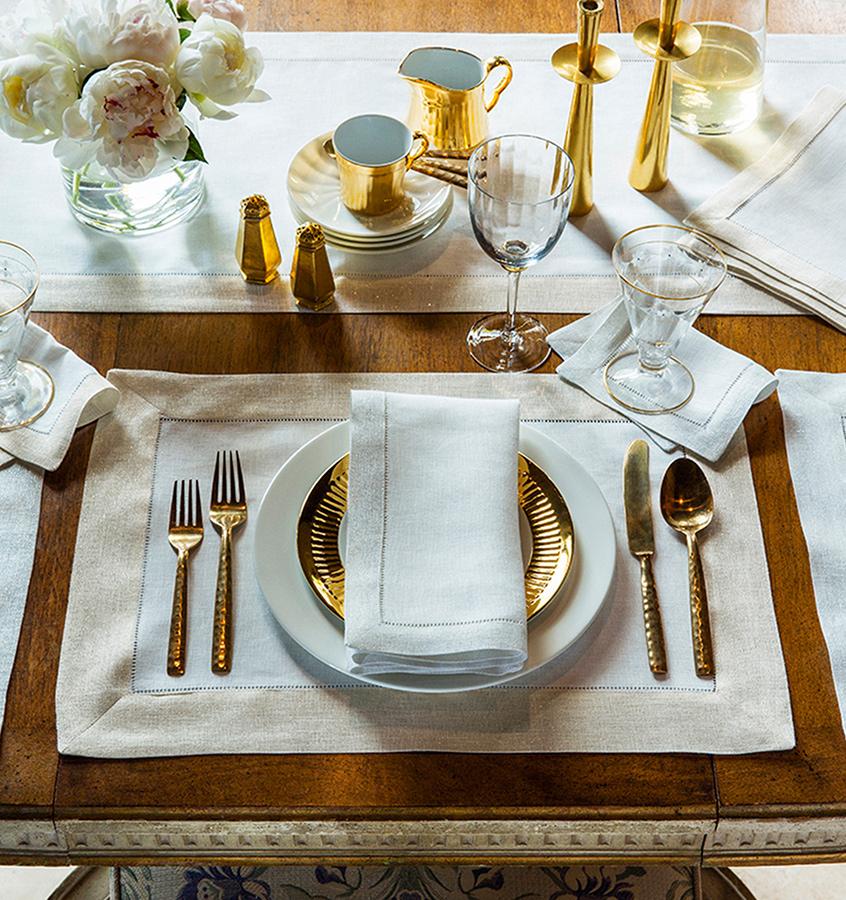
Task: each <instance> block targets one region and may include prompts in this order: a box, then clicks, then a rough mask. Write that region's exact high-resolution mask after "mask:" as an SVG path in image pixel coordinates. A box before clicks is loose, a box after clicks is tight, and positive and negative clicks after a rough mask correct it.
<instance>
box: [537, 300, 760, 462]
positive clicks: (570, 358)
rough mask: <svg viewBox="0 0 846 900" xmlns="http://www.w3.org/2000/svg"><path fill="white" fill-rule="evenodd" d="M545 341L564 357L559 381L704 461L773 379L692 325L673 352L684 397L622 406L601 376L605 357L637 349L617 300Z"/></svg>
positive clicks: (715, 455)
mask: <svg viewBox="0 0 846 900" xmlns="http://www.w3.org/2000/svg"><path fill="white" fill-rule="evenodd" d="M549 345H550V347H552V349H553V350H554V351H555V352H556V353H557V354H558V355H559V356H560V357H562V358H563V360H564V362H563V363H561V365H560V366H559V367H558V368H557V369H556V371H557V372H558V374H559V375H560V376H561V377H562V378H563V379H564V380H565V381H569V382H570V383H571V384H575V385H576V386H577V387H580V388H581V389H582V390H583V391H586V392H587V393H588V394H590V395H591V396H592V397H594V398H595V399H597V400H599V402H600V403H604V404H605V405H606V406H610V407H611V409H613V410H616V411H617V412H619V413H620V414H621V415H623V416H625V417H626V418H627V419H631V420H632V421H633V422H636V423H637V424H638V425H640V426H641V428H643V429H644V431H646V432H647V433H648V434H649V435H650V437H651V438H652V439H653V440H654V441H655V443H656V444H658V446H660V447H662V448H663V449H665V450H672V449H673V448H674V447H676V446H679V445H680V446H682V447H685V448H687V449H688V450H690V451H692V452H693V453H695V454H697V455H698V456H702V457H704V458H705V459H707V460H709V461H710V462H715V461H716V460H718V459H719V458H720V456H722V454H723V451H724V450H725V449H726V447H727V446H728V443H729V441H730V440H731V439H732V436H733V435H734V433H735V432H736V431H737V429H738V428H739V427H740V425H741V423H742V422H743V419H744V418H745V417H746V413H747V412H748V411H749V408H750V407H751V406H752V404H753V403H757V402H758V401H759V400H763V399H764V398H765V397H768V396H769V395H770V394H771V393H772V392H773V390H774V389H775V386H776V383H777V382H776V378H775V377H774V376H773V375H772V373H770V372H768V371H767V370H766V369H765V368H763V367H762V366H759V365H758V364H757V363H756V362H754V361H753V360H751V359H749V358H747V357H745V356H741V354H739V353H735V351H734V350H730V349H729V348H728V347H724V346H723V345H722V344H719V343H717V342H716V341H714V340H712V339H711V338H709V337H708V336H707V335H704V334H702V332H701V331H697V329H695V328H691V329H690V331H689V332H688V333H687V334H686V335H685V337H684V338H683V340H682V342H681V344H679V347H678V349H677V350H676V353H675V356H677V357H678V358H679V359H680V360H681V361H682V362H683V363H684V364H685V365H686V366H687V367H688V369H690V371H691V373H692V374H693V377H694V380H695V383H696V388H695V390H694V393H693V397H691V399H690V401H689V402H688V403H687V404H686V405H685V406H683V407H682V408H681V409H679V410H676V411H675V412H671V413H663V414H660V415H640V414H638V413H634V412H632V411H631V410H627V409H625V408H624V407H622V406H620V404H619V403H617V402H616V400H614V399H613V398H612V397H611V396H610V395H609V394H608V392H607V391H606V390H605V384H604V382H603V377H602V375H603V370H604V369H605V366H606V365H607V364H608V362H609V361H610V360H611V359H613V358H614V357H615V356H617V355H618V354H619V353H622V352H625V351H627V350H633V349H635V343H634V339H633V338H632V331H631V326H630V325H629V317H628V315H627V314H626V309H625V305H624V304H623V301H622V300H615V301H613V302H612V303H609V304H608V305H606V306H603V307H602V309H598V310H597V311H596V312H594V313H591V314H590V315H589V316H586V317H585V318H583V319H579V320H578V321H576V322H574V323H573V324H572V325H565V326H564V328H560V329H559V330H558V331H556V332H554V333H553V334H551V335H550V336H549Z"/></svg>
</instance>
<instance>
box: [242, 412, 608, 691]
mask: <svg viewBox="0 0 846 900" xmlns="http://www.w3.org/2000/svg"><path fill="white" fill-rule="evenodd" d="M349 449H350V430H349V423H348V422H342V423H340V424H338V425H335V426H333V427H331V428H329V429H328V430H327V431H324V432H323V433H322V434H320V435H318V436H317V437H315V438H314V439H313V440H311V441H309V442H308V443H307V444H305V445H304V446H303V447H301V448H300V449H299V450H298V451H297V452H296V453H294V454H293V455H292V456H291V457H290V458H289V459H288V460H287V462H286V463H285V464H284V465H283V466H282V468H281V469H280V470H279V471H278V472H277V473H276V475H275V476H274V478H273V480H272V481H271V483H270V485H269V486H268V488H267V490H266V491H265V494H264V497H263V498H262V501H261V505H260V507H259V511H258V518H257V524H256V537H255V548H254V552H255V567H256V576H257V578H258V583H259V587H260V588H261V591H262V593H263V594H264V597H265V600H266V601H267V604H268V606H269V607H270V609H271V611H272V613H273V615H274V616H275V618H276V620H277V621H278V622H279V624H280V625H281V626H282V628H283V629H284V630H285V631H286V632H287V633H288V635H289V636H290V637H291V638H292V639H293V640H294V641H296V643H297V644H299V645H300V646H301V647H302V648H303V649H304V650H305V651H307V652H308V653H310V654H311V655H312V656H313V657H315V658H316V659H318V660H320V661H321V662H322V663H324V664H325V665H327V666H330V667H331V668H333V669H335V670H337V671H338V672H342V673H344V674H345V675H348V676H349V677H353V678H356V679H357V680H359V681H364V682H367V683H368V684H373V685H378V686H380V687H386V688H391V689H394V690H400V691H412V692H421V693H451V692H455V691H470V690H476V689H479V688H484V687H492V686H494V685H497V684H503V683H505V682H507V681H513V680H514V679H515V678H521V677H523V676H525V675H527V674H528V673H530V672H533V671H535V670H537V669H539V668H540V667H541V666H543V665H545V664H546V663H548V662H550V661H551V660H553V659H555V658H556V657H557V656H558V655H559V654H561V653H563V652H564V651H565V650H567V649H569V648H571V647H573V646H574V644H576V642H577V641H578V640H579V638H580V637H581V636H582V635H583V634H584V633H585V632H586V631H587V629H588V628H589V627H590V625H591V623H592V622H593V621H594V620H595V619H596V617H597V615H598V614H599V612H600V610H601V609H602V606H603V604H604V603H605V600H606V598H607V597H608V594H609V592H610V588H611V585H612V583H613V580H614V564H615V559H616V539H615V536H614V525H613V522H612V520H611V513H610V512H609V510H608V505H607V504H606V502H605V498H604V497H603V495H602V492H601V491H600V489H599V487H598V485H597V484H596V482H595V481H594V480H593V479H592V478H591V476H590V475H589V474H588V473H587V472H586V471H585V469H584V468H583V467H582V466H581V465H580V464H579V463H578V462H577V461H576V460H575V459H573V457H572V456H570V454H569V453H567V451H566V450H564V449H563V448H562V447H561V446H560V445H559V444H557V443H556V442H555V441H553V440H552V439H551V438H549V437H547V436H546V435H544V434H542V433H541V432H539V431H536V430H535V429H534V428H530V427H529V426H527V425H521V426H520V451H521V452H522V453H523V454H524V455H525V456H526V457H528V458H529V459H531V460H532V461H533V462H535V463H537V465H538V466H540V467H541V469H543V471H544V472H545V473H546V474H547V476H548V477H549V478H550V479H551V480H552V481H553V483H554V484H555V485H556V487H557V488H558V490H559V491H560V492H561V494H562V496H563V497H564V500H565V502H566V503H567V507H568V509H569V511H570V516H571V518H572V521H573V531H574V535H575V550H574V559H573V566H572V569H571V571H570V574H569V575H568V576H567V580H566V581H565V582H564V585H563V587H562V588H561V591H560V595H559V596H558V597H557V598H556V599H555V600H554V601H553V602H552V603H550V604H549V607H548V608H547V609H546V610H545V611H544V612H543V613H542V614H541V615H539V616H537V617H535V618H534V619H533V620H532V621H531V623H530V624H529V630H528V660H527V661H526V665H525V667H524V669H523V670H522V671H520V672H517V673H514V674H511V675H506V676H502V677H485V676H474V675H395V676H393V675H391V676H389V675H382V676H378V677H367V676H360V675H359V676H352V675H350V673H349V672H348V671H347V655H346V648H345V647H344V628H343V623H342V622H340V621H339V620H338V619H337V618H336V617H335V616H333V615H332V614H331V613H329V612H328V611H326V610H325V608H324V607H323V604H322V603H321V602H320V601H319V600H318V599H317V597H316V596H315V595H314V594H313V593H312V590H311V588H310V587H309V585H308V582H307V581H306V580H305V576H304V575H303V573H302V569H301V567H300V561H299V557H298V555H297V521H298V519H299V514H300V510H301V509H302V506H303V503H304V501H305V499H306V497H307V496H308V494H309V492H310V491H311V489H312V487H313V486H314V484H315V482H316V481H317V479H318V478H320V476H321V475H322V474H323V473H324V472H325V471H326V469H328V468H329V466H331V465H333V464H334V463H336V462H337V461H338V460H339V459H340V458H341V457H342V456H343V455H344V454H345V453H348V452H349Z"/></svg>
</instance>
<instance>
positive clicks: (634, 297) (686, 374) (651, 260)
mask: <svg viewBox="0 0 846 900" xmlns="http://www.w3.org/2000/svg"><path fill="white" fill-rule="evenodd" d="M611 259H612V262H613V263H614V269H615V270H616V272H617V277H618V278H619V280H620V287H621V290H622V294H623V301H624V302H625V305H626V312H627V313H628V317H629V323H630V325H631V328H632V336H633V337H634V341H635V345H636V347H637V349H636V350H630V351H628V352H626V353H622V354H620V355H619V356H617V357H616V358H615V359H612V360H611V362H609V363H608V365H607V366H606V367H605V375H604V377H605V388H606V390H607V391H608V393H609V394H610V395H611V396H612V397H613V398H614V399H615V400H616V401H617V402H618V403H619V404H620V405H621V406H623V407H625V408H626V409H629V410H632V411H633V412H638V413H645V414H658V413H666V412H672V411H673V410H676V409H680V408H681V407H682V406H684V405H685V403H687V402H688V400H690V398H691V397H692V396H693V391H694V381H693V375H691V373H690V370H689V369H688V368H687V367H686V366H685V365H684V364H683V363H682V362H680V361H679V360H678V359H676V358H675V357H674V356H673V355H672V354H673V352H674V351H675V349H676V348H677V347H678V345H679V343H680V342H681V340H682V338H683V337H684V336H685V334H687V331H688V329H689V328H690V326H691V325H692V324H693V322H694V321H695V320H696V317H697V316H698V315H699V313H700V312H702V309H703V308H704V306H705V304H706V303H707V302H708V300H709V299H710V298H711V295H712V294H713V293H714V291H715V290H716V289H717V288H718V287H719V286H720V284H721V283H722V281H723V279H724V278H725V275H726V263H725V259H724V258H723V254H722V253H721V252H720V251H719V249H717V247H716V246H715V245H714V244H712V243H711V241H709V240H708V239H707V238H705V237H703V236H702V235H700V234H697V233H696V232H694V231H691V230H690V229H689V228H684V227H682V226H681V225H646V226H644V227H643V228H636V229H635V230H634V231H629V232H628V233H627V234H624V235H623V236H622V237H621V238H620V239H619V240H618V241H617V243H616V244H615V245H614V249H613V250H612V251H611Z"/></svg>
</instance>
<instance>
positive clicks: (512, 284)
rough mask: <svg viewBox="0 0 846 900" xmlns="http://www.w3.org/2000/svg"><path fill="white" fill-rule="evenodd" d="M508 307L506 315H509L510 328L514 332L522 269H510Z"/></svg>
mask: <svg viewBox="0 0 846 900" xmlns="http://www.w3.org/2000/svg"><path fill="white" fill-rule="evenodd" d="M507 272H508V307H507V309H506V315H507V316H508V330H509V331H511V332H513V331H514V329H515V324H516V323H515V318H516V316H517V292H518V291H519V290H520V276H521V275H522V274H523V270H522V269H508V270H507Z"/></svg>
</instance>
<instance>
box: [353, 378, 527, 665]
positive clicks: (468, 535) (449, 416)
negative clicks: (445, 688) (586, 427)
mask: <svg viewBox="0 0 846 900" xmlns="http://www.w3.org/2000/svg"><path fill="white" fill-rule="evenodd" d="M350 423H351V440H350V482H349V513H348V516H349V523H348V526H349V527H348V531H347V548H346V549H347V555H346V561H345V568H346V584H345V600H344V615H345V623H346V635H345V640H346V646H347V655H348V660H349V667H350V671H351V672H353V673H354V674H364V675H377V674H387V673H426V674H438V675H441V674H443V675H447V674H480V675H502V674H506V673H509V672H515V671H519V670H520V669H521V668H522V667H523V665H524V664H525V661H526V595H525V587H524V582H523V557H522V550H521V545H520V527H519V509H518V503H517V448H518V440H519V431H520V404H519V402H518V401H517V400H463V399H453V398H447V397H425V396H417V395H413V394H392V393H386V392H383V391H353V392H352V397H351V417H350Z"/></svg>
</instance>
